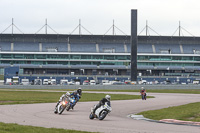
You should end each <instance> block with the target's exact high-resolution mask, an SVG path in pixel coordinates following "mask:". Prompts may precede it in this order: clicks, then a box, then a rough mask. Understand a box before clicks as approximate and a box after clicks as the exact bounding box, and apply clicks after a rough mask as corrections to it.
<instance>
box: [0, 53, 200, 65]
mask: <svg viewBox="0 0 200 133" xmlns="http://www.w3.org/2000/svg"><path fill="white" fill-rule="evenodd" d="M137 59H138V66H183V67H184V66H200V56H192V55H188V56H185V55H184V56H180V55H165V56H163V55H138V57H137ZM0 64H33V65H51V64H58V65H97V66H98V65H124V66H128V65H129V64H130V55H129V54H124V55H117V54H114V55H112V54H111V55H108V54H107V55H102V54H99V55H98V54H73V53H66V54H57V53H52V54H27V53H26V54H16V53H12V54H0Z"/></svg>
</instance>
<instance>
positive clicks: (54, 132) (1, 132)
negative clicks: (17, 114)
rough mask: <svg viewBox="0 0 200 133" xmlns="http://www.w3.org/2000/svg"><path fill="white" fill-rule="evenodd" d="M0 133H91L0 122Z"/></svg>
mask: <svg viewBox="0 0 200 133" xmlns="http://www.w3.org/2000/svg"><path fill="white" fill-rule="evenodd" d="M0 133H91V132H84V131H76V130H65V129H57V128H43V127H33V126H22V125H18V124H5V123H1V122H0Z"/></svg>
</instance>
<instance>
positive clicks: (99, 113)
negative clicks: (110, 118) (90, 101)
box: [89, 102, 112, 120]
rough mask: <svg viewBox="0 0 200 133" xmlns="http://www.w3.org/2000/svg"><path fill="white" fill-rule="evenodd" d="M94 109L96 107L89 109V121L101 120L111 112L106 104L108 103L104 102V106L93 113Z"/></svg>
mask: <svg viewBox="0 0 200 133" xmlns="http://www.w3.org/2000/svg"><path fill="white" fill-rule="evenodd" d="M95 107H96V105H94V107H93V108H91V113H90V116H89V118H90V119H94V118H98V119H99V120H103V119H104V118H105V117H106V116H107V114H108V113H110V112H111V110H112V108H111V106H110V105H109V104H108V102H106V103H105V105H102V106H101V107H99V108H98V109H97V110H96V111H95V113H93V111H94V109H95Z"/></svg>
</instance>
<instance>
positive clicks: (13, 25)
mask: <svg viewBox="0 0 200 133" xmlns="http://www.w3.org/2000/svg"><path fill="white" fill-rule="evenodd" d="M13 26H14V20H13V18H12V34H13V29H14V28H13Z"/></svg>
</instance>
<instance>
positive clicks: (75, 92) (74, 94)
mask: <svg viewBox="0 0 200 133" xmlns="http://www.w3.org/2000/svg"><path fill="white" fill-rule="evenodd" d="M70 96H71V97H74V99H75V101H76V102H75V103H74V104H73V106H72V109H73V108H74V106H75V105H76V103H77V102H78V101H79V95H78V93H77V91H74V92H73V93H71V94H70Z"/></svg>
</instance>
